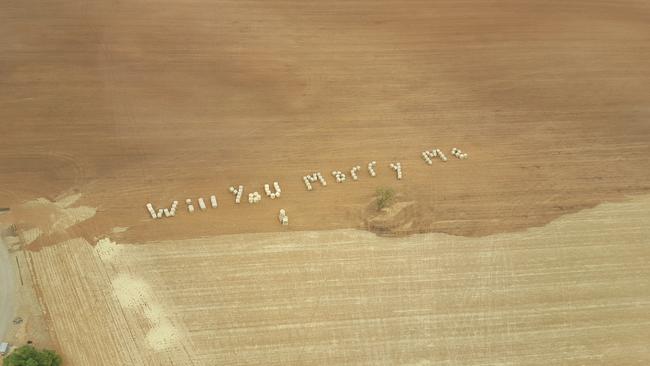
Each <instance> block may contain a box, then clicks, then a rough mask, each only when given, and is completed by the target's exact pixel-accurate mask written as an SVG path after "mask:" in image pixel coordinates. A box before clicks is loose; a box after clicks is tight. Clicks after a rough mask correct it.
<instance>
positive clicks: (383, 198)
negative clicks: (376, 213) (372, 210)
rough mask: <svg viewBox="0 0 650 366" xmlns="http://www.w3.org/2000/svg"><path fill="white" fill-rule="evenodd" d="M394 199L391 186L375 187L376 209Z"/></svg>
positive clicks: (387, 204) (381, 207)
mask: <svg viewBox="0 0 650 366" xmlns="http://www.w3.org/2000/svg"><path fill="white" fill-rule="evenodd" d="M394 199H395V190H393V189H392V188H386V187H380V188H377V210H381V209H383V208H386V207H388V206H390V205H391V204H392V203H393V200H394Z"/></svg>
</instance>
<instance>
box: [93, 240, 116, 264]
mask: <svg viewBox="0 0 650 366" xmlns="http://www.w3.org/2000/svg"><path fill="white" fill-rule="evenodd" d="M121 249H122V248H121V246H120V245H118V244H117V243H116V242H114V241H112V240H111V239H110V238H103V239H100V240H99V241H97V243H96V244H95V251H96V252H97V254H98V255H99V257H100V258H101V259H102V260H103V261H108V262H110V261H112V260H114V259H115V258H116V257H117V256H119V254H120V252H121Z"/></svg>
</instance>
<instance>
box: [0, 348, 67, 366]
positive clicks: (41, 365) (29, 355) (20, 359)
mask: <svg viewBox="0 0 650 366" xmlns="http://www.w3.org/2000/svg"><path fill="white" fill-rule="evenodd" d="M61 363H62V361H61V356H59V355H57V354H56V353H54V351H50V350H49V349H44V350H41V351H39V350H37V349H36V348H34V347H32V346H30V345H26V346H22V347H19V348H16V349H15V350H14V351H13V352H11V354H10V355H9V356H7V357H5V359H4V363H3V365H4V366H61Z"/></svg>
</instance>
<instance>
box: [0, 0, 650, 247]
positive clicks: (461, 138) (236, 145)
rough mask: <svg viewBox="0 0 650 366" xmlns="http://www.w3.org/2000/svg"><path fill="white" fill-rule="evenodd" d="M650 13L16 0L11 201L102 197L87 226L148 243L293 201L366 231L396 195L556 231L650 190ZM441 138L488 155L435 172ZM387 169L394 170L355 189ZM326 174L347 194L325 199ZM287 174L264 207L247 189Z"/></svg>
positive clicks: (318, 223)
mask: <svg viewBox="0 0 650 366" xmlns="http://www.w3.org/2000/svg"><path fill="white" fill-rule="evenodd" d="M649 23H650V5H649V4H648V3H647V2H638V1H637V2H635V1H610V2H598V3H595V2H592V1H569V2H567V1H551V2H549V1H528V2H525V3H522V2H520V1H496V2H480V1H470V2H458V1H438V2H434V3H431V2H423V1H397V2H390V1H388V2H376V1H353V2H351V1H342V2H333V1H328V2H309V3H307V2H305V3H302V2H275V1H273V2H271V1H260V2H241V1H219V2H212V1H192V2H156V3H151V2H144V1H127V2H104V1H100V2H81V1H70V0H65V1H40V0H39V1H34V0H28V1H24V0H21V1H5V2H3V3H2V4H1V5H0V34H2V35H3V36H2V38H1V39H0V51H1V52H0V83H1V85H2V87H0V123H1V126H2V136H3V138H2V144H0V207H14V208H16V207H17V206H19V205H21V204H22V203H23V202H25V201H28V200H33V199H35V198H38V197H45V198H48V199H50V200H54V199H56V198H57V197H59V196H61V195H64V194H69V193H74V192H81V193H82V198H81V200H80V201H79V202H78V204H81V205H86V206H91V207H97V209H98V212H97V214H96V215H95V216H94V217H93V218H92V219H90V220H88V221H85V222H84V223H82V224H79V225H77V226H75V228H74V235H72V236H79V235H81V236H84V237H86V238H88V239H93V238H94V237H96V236H99V235H101V234H104V233H108V232H110V231H111V229H112V228H113V227H116V226H120V227H129V228H130V229H129V230H128V231H127V232H125V233H123V234H122V236H123V238H122V239H123V240H127V241H133V242H146V241H149V240H157V239H162V238H187V237H195V236H204V235H215V234H223V233H241V232H267V231H276V230H281V229H282V228H281V227H280V226H279V225H278V224H277V220H276V218H275V217H276V214H277V210H278V209H279V208H281V207H282V208H285V209H287V211H288V213H289V215H290V220H291V225H290V226H289V229H288V230H311V229H331V228H342V227H363V228H365V227H367V225H366V221H367V219H368V217H367V214H366V213H365V212H366V211H365V210H366V206H367V205H368V204H369V202H370V201H371V200H372V198H373V197H372V196H373V192H374V191H375V189H376V188H377V187H378V186H393V187H394V188H395V189H396V190H397V191H398V192H399V193H400V194H402V195H403V197H404V200H405V201H414V202H415V204H414V205H413V206H412V207H411V208H410V209H411V210H412V216H411V218H409V219H408V220H406V222H405V223H404V225H406V227H408V230H406V233H410V232H427V231H431V232H445V233H451V234H455V235H465V236H481V235H486V234H491V233H499V232H509V231H517V230H522V229H525V228H527V227H532V226H540V225H544V224H545V223H548V222H549V221H551V220H553V219H554V218H556V217H559V216H561V215H564V214H567V213H571V212H576V211H579V210H581V209H584V208H587V207H593V206H595V205H597V204H598V203H601V202H605V201H619V200H624V199H626V197H628V196H629V195H634V194H640V193H647V192H648V191H650V157H649V156H650V87H649V85H650V28H649V27H648V24H649ZM432 147H440V148H442V149H443V150H445V151H447V152H448V151H449V149H451V148H452V147H459V148H461V149H463V150H464V151H467V152H468V153H469V156H470V158H469V159H468V160H466V161H462V162H461V161H456V160H455V159H454V158H451V160H452V161H450V162H448V163H446V165H445V164H442V163H439V162H436V163H435V164H434V165H433V166H432V167H429V166H427V165H425V164H424V162H423V161H422V160H421V159H420V156H419V154H420V152H421V151H423V150H425V149H430V148H432ZM448 155H449V154H448ZM371 160H376V161H378V163H379V177H378V178H377V179H370V178H369V177H368V176H367V174H365V173H363V174H362V177H361V180H360V181H359V182H346V183H345V184H341V185H337V184H333V179H332V178H331V176H330V175H329V172H330V171H331V170H334V169H337V170H348V169H349V168H350V167H352V166H353V165H357V164H359V165H362V166H365V164H366V163H367V162H368V161H371ZM392 161H401V162H402V164H403V166H404V179H403V180H402V181H400V182H397V181H396V180H395V179H394V177H393V176H392V175H391V172H390V170H389V168H388V164H389V163H390V162H392ZM315 170H320V171H322V172H324V173H325V174H326V177H327V178H329V180H330V185H329V186H328V187H327V188H326V189H320V188H319V187H318V188H316V189H315V191H313V192H307V191H306V190H305V189H304V186H303V185H302V182H301V177H302V176H303V175H304V174H306V173H309V172H312V171H315ZM276 179H277V180H279V181H280V183H281V184H282V186H283V188H284V192H283V193H284V195H283V196H282V198H281V199H280V200H276V201H273V202H271V201H270V200H263V201H262V203H261V204H260V205H257V206H251V205H248V203H246V204H242V205H240V206H235V204H234V203H233V201H234V200H233V197H232V196H231V195H230V194H229V193H228V191H227V188H228V187H229V186H230V185H237V184H244V185H245V186H246V189H247V192H250V191H251V190H253V189H255V190H259V191H260V192H262V191H263V188H262V187H263V184H264V183H266V182H268V183H270V182H272V181H273V180H276ZM213 193H215V194H217V195H218V197H219V199H220V202H221V207H220V208H219V209H218V210H215V211H212V212H210V211H209V212H207V213H200V214H194V215H191V216H190V215H188V214H187V213H186V212H184V211H183V210H180V211H181V212H179V214H178V215H177V217H176V218H174V219H173V220H171V219H170V220H164V221H162V220H161V221H160V222H158V221H153V220H151V219H150V218H149V216H148V213H147V211H146V210H145V208H144V206H145V204H146V203H147V202H153V203H154V204H164V203H168V202H171V200H173V199H176V200H179V201H181V202H183V201H184V200H185V198H188V197H191V198H194V199H196V197H198V196H203V197H206V199H207V198H208V197H209V195H210V194H213ZM182 208H183V205H181V209H182ZM6 217H10V215H7V216H6ZM12 220H14V221H15V222H18V223H20V222H22V223H23V225H25V226H29V225H31V223H32V221H33V220H34V216H33V215H29V214H28V215H22V216H21V215H17V214H14V215H13V218H12ZM60 240H62V238H61V237H59V236H55V237H48V236H43V237H42V238H41V239H39V240H38V241H36V242H35V243H34V245H36V246H40V245H45V244H50V243H56V242H58V241H60Z"/></svg>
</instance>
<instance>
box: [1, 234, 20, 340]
mask: <svg viewBox="0 0 650 366" xmlns="http://www.w3.org/2000/svg"><path fill="white" fill-rule="evenodd" d="M14 269H15V266H14V264H13V263H12V262H11V260H10V257H9V253H8V252H7V248H6V246H5V244H4V242H3V241H2V236H0V340H2V339H4V336H5V334H6V333H7V329H8V328H9V325H10V324H11V319H12V318H13V316H14V303H15V299H14V298H13V296H14V294H15V289H14V285H15V282H16V281H15V279H14Z"/></svg>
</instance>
